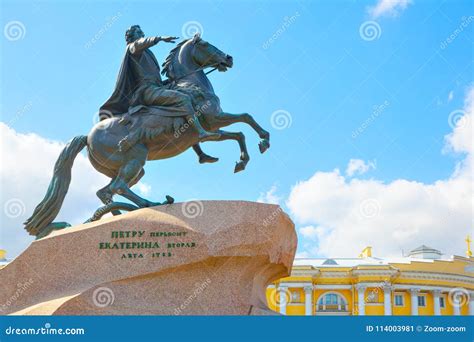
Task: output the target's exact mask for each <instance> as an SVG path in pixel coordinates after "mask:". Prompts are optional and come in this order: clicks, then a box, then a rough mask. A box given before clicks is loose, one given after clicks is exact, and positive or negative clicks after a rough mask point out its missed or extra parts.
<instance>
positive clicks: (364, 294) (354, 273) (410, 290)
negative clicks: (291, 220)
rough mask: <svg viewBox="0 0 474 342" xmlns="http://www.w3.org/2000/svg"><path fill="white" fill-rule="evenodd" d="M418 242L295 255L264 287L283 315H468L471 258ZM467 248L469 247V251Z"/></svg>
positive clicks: (473, 285) (473, 279) (473, 310)
mask: <svg viewBox="0 0 474 342" xmlns="http://www.w3.org/2000/svg"><path fill="white" fill-rule="evenodd" d="M469 252H470V249H468V253H467V255H468V256H467V257H461V256H451V257H445V256H443V255H442V253H441V252H440V251H438V250H436V249H433V248H430V247H427V246H420V247H418V248H416V249H414V250H412V251H411V252H410V253H409V255H408V256H407V257H400V258H388V259H381V258H376V257H372V250H371V247H367V248H366V249H364V251H363V252H362V253H361V255H359V257H357V258H334V259H330V258H329V259H295V261H294V264H293V269H292V271H291V275H290V276H289V277H286V278H282V279H279V280H278V281H276V282H275V283H274V284H272V285H270V286H269V287H268V289H267V301H268V305H269V307H270V308H271V309H272V310H274V311H277V312H280V313H281V314H284V315H474V258H473V257H472V255H470V254H469ZM471 254H472V253H471Z"/></svg>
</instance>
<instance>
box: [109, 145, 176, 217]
mask: <svg viewBox="0 0 474 342" xmlns="http://www.w3.org/2000/svg"><path fill="white" fill-rule="evenodd" d="M147 153H148V150H147V149H146V147H145V146H144V145H141V144H140V145H135V146H134V147H133V149H132V150H130V153H128V155H129V156H133V159H132V158H130V159H129V160H128V161H127V162H126V163H125V164H123V165H122V167H120V169H119V172H118V175H117V176H116V177H115V178H114V179H113V180H112V182H111V183H110V191H111V192H112V193H113V194H118V195H121V196H123V197H125V198H127V199H129V200H130V201H132V202H133V203H135V204H136V205H137V206H138V207H140V208H144V207H152V206H155V205H160V204H167V203H172V202H173V198H171V197H169V196H167V197H166V198H167V200H166V201H165V202H164V203H159V202H151V201H149V200H147V199H145V198H142V197H140V196H138V195H137V194H136V193H134V192H133V191H132V190H130V187H131V186H133V185H134V184H136V183H137V182H138V181H139V180H140V178H141V177H142V176H143V175H144V174H145V172H144V170H143V166H144V165H145V161H146V157H147Z"/></svg>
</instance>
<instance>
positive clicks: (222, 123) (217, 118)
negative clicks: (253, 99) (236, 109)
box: [205, 112, 270, 153]
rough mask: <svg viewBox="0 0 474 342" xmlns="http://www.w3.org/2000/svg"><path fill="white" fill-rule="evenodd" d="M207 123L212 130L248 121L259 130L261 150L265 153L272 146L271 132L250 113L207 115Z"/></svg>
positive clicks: (248, 123) (255, 129)
mask: <svg viewBox="0 0 474 342" xmlns="http://www.w3.org/2000/svg"><path fill="white" fill-rule="evenodd" d="M205 120H206V123H207V124H208V125H209V126H210V129H211V130H217V129H219V128H221V127H226V126H229V125H232V124H234V123H238V122H242V123H246V124H247V125H249V126H250V127H252V128H253V129H254V131H255V132H257V134H258V136H259V137H260V139H261V140H260V143H259V144H258V146H259V149H260V152H261V153H264V152H265V151H266V150H267V149H268V148H269V147H270V133H268V132H267V131H266V130H264V129H263V128H262V127H261V126H260V125H259V124H258V123H257V121H255V119H254V118H253V117H252V115H250V114H248V113H243V114H230V113H225V112H222V113H219V114H218V115H207V116H205Z"/></svg>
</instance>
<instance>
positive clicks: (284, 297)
mask: <svg viewBox="0 0 474 342" xmlns="http://www.w3.org/2000/svg"><path fill="white" fill-rule="evenodd" d="M278 292H279V293H278V295H279V297H280V298H279V299H280V300H279V301H278V303H279V304H280V305H279V306H280V313H281V314H282V315H286V304H288V301H289V300H290V298H289V294H290V293H289V291H288V286H279V287H278Z"/></svg>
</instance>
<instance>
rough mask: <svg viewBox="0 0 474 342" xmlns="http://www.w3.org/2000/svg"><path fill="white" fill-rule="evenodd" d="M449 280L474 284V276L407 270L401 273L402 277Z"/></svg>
mask: <svg viewBox="0 0 474 342" xmlns="http://www.w3.org/2000/svg"><path fill="white" fill-rule="evenodd" d="M404 278H409V279H423V280H447V281H455V282H461V283H466V284H470V285H474V277H470V276H465V275H457V274H449V273H434V272H419V271H418V272H417V271H405V272H402V273H401V274H400V279H404Z"/></svg>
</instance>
